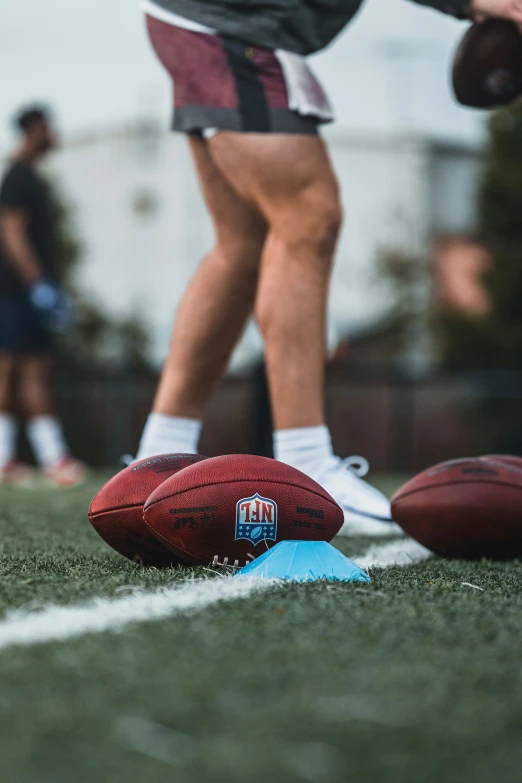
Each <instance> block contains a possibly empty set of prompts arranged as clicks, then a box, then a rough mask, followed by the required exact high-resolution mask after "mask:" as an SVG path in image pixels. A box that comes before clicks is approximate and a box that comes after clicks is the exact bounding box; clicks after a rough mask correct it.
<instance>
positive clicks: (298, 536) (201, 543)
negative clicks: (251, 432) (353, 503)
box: [144, 454, 344, 566]
mask: <svg viewBox="0 0 522 783" xmlns="http://www.w3.org/2000/svg"><path fill="white" fill-rule="evenodd" d="M144 519H145V522H146V524H147V525H148V527H149V528H150V530H151V532H152V533H153V534H154V535H155V536H156V537H157V538H158V539H159V540H160V541H161V542H162V543H163V544H165V546H166V547H168V548H169V549H171V550H172V551H173V552H174V553H175V554H176V555H178V556H179V557H180V558H182V559H183V560H186V561H187V562H189V563H193V564H195V565H196V564H200V565H206V564H207V563H212V562H213V561H214V560H216V562H217V563H220V564H227V563H228V565H241V566H244V565H246V564H247V563H249V562H250V560H255V558H256V557H259V555H262V554H263V553H264V552H266V550H267V549H270V547H272V546H274V545H275V544H276V543H278V542H279V541H296V540H297V541H330V540H331V539H332V538H333V537H334V536H335V535H337V533H338V532H339V530H340V529H341V527H342V525H343V522H344V515H343V512H342V510H341V508H340V507H339V506H338V505H337V503H336V502H335V500H334V499H333V498H332V497H331V496H330V495H329V494H328V493H327V492H326V491H325V490H324V489H323V488H322V487H321V486H319V484H317V483H316V482H315V481H313V480H312V479H311V478H309V477H308V476H306V475H305V474H304V473H301V471H299V470H296V469H295V468H292V467H291V466H290V465H285V464H283V463H282V462H276V460H274V459H267V458H266V457H255V456H252V455H250V454H229V455H227V456H224V457H214V458H212V459H208V460H205V462H201V463H200V464H198V465H192V466H191V467H189V468H187V469H186V470H183V471H181V472H180V473H177V474H176V475H175V476H172V478H170V479H168V480H167V481H165V482H164V483H163V484H162V485H161V486H160V487H158V489H157V490H155V491H154V492H153V493H152V494H151V496H150V497H149V499H148V500H147V502H146V503H145V508H144Z"/></svg>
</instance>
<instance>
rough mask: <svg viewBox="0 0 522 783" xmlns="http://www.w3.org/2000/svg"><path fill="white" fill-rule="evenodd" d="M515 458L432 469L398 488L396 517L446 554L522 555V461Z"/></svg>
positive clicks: (407, 529) (410, 531)
mask: <svg viewBox="0 0 522 783" xmlns="http://www.w3.org/2000/svg"><path fill="white" fill-rule="evenodd" d="M515 459H516V458H509V461H508V460H507V459H506V458H502V457H499V458H497V457H480V458H473V459H460V460H453V461H451V462H443V463H441V464H440V465H435V466H434V467H432V468H428V470H425V471H424V472H423V473H420V474H419V475H418V476H415V477H414V478H412V479H411V480H410V481H408V482H407V483H406V484H405V485H404V486H403V487H401V489H399V490H398V492H396V493H395V495H394V496H393V498H392V514H393V518H394V520H395V521H396V522H397V523H398V524H399V525H400V526H401V527H402V528H403V530H404V531H405V532H406V533H408V535H410V536H411V537H412V538H414V539H415V540H416V541H418V542H419V543H420V544H422V545H423V546H425V547H427V548H428V549H431V551H432V552H435V553H436V554H438V555H441V556H443V557H458V558H465V559H479V558H482V557H488V558H498V559H507V558H517V557H520V556H522V465H521V464H520V461H517V462H514V461H512V460H515ZM517 463H518V464H517Z"/></svg>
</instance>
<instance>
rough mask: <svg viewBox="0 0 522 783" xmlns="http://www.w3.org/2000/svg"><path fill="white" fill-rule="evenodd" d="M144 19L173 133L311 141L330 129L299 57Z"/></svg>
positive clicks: (320, 94) (321, 97) (317, 89)
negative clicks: (163, 73) (167, 80)
mask: <svg viewBox="0 0 522 783" xmlns="http://www.w3.org/2000/svg"><path fill="white" fill-rule="evenodd" d="M146 19H147V28H148V32H149V37H150V40H151V42H152V46H153V47H154V50H155V52H156V54H157V56H158V57H159V59H160V61H161V62H162V64H163V65H164V67H165V68H166V69H167V72H168V73H169V74H170V76H171V78H172V81H173V85H174V119H173V128H174V130H177V131H182V132H184V133H189V134H196V135H203V136H208V135H212V133H213V132H215V131H219V130H228V131H237V132H240V133H301V134H303V133H304V134H315V133H317V129H318V126H319V125H321V124H322V123H325V122H331V121H332V119H333V115H332V111H331V108H330V105H329V102H328V98H327V97H326V94H325V93H324V90H323V89H322V87H321V85H320V84H319V82H318V81H317V79H316V78H315V76H314V75H313V73H312V71H311V70H310V68H309V67H308V65H307V63H306V61H305V60H304V58H303V57H300V56H299V55H297V54H292V53H291V52H282V51H280V50H277V51H271V50H269V49H261V48H260V47H258V46H246V45H245V44H243V43H241V42H238V41H235V40H232V39H229V38H226V37H224V36H222V35H219V34H217V33H215V34H213V33H201V32H194V31H192V30H186V29H184V28H181V27H176V26H175V25H172V24H169V23H166V22H164V21H161V20H159V19H156V18H154V17H151V16H147V17H146Z"/></svg>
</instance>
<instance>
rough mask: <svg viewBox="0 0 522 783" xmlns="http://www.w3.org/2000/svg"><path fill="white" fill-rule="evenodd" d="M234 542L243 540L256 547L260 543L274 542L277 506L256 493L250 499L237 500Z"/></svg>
mask: <svg viewBox="0 0 522 783" xmlns="http://www.w3.org/2000/svg"><path fill="white" fill-rule="evenodd" d="M235 537H236V541H237V539H238V538H244V539H245V540H246V541H250V543H251V544H253V545H254V546H256V545H257V544H259V542H260V541H275V540H276V537H277V505H276V504H275V503H274V501H273V500H270V498H262V497H261V495H259V494H258V493H257V492H256V494H255V495H252V497H251V498H243V500H238V502H237V505H236V536H235Z"/></svg>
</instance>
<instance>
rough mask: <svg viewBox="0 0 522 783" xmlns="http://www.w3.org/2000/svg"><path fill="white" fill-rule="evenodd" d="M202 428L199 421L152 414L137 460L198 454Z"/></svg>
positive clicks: (142, 437)
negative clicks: (159, 456)
mask: <svg viewBox="0 0 522 783" xmlns="http://www.w3.org/2000/svg"><path fill="white" fill-rule="evenodd" d="M201 427H202V422H201V421H200V420H199V419H186V418H185V417H184V416H165V414H163V413H151V414H150V415H149V418H148V419H147V423H146V424H145V428H144V430H143V435H142V436H141V440H140V445H139V448H138V453H137V454H136V460H140V459H147V457H156V456H157V455H158V454H197V453H198V441H199V436H200V433H201Z"/></svg>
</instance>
